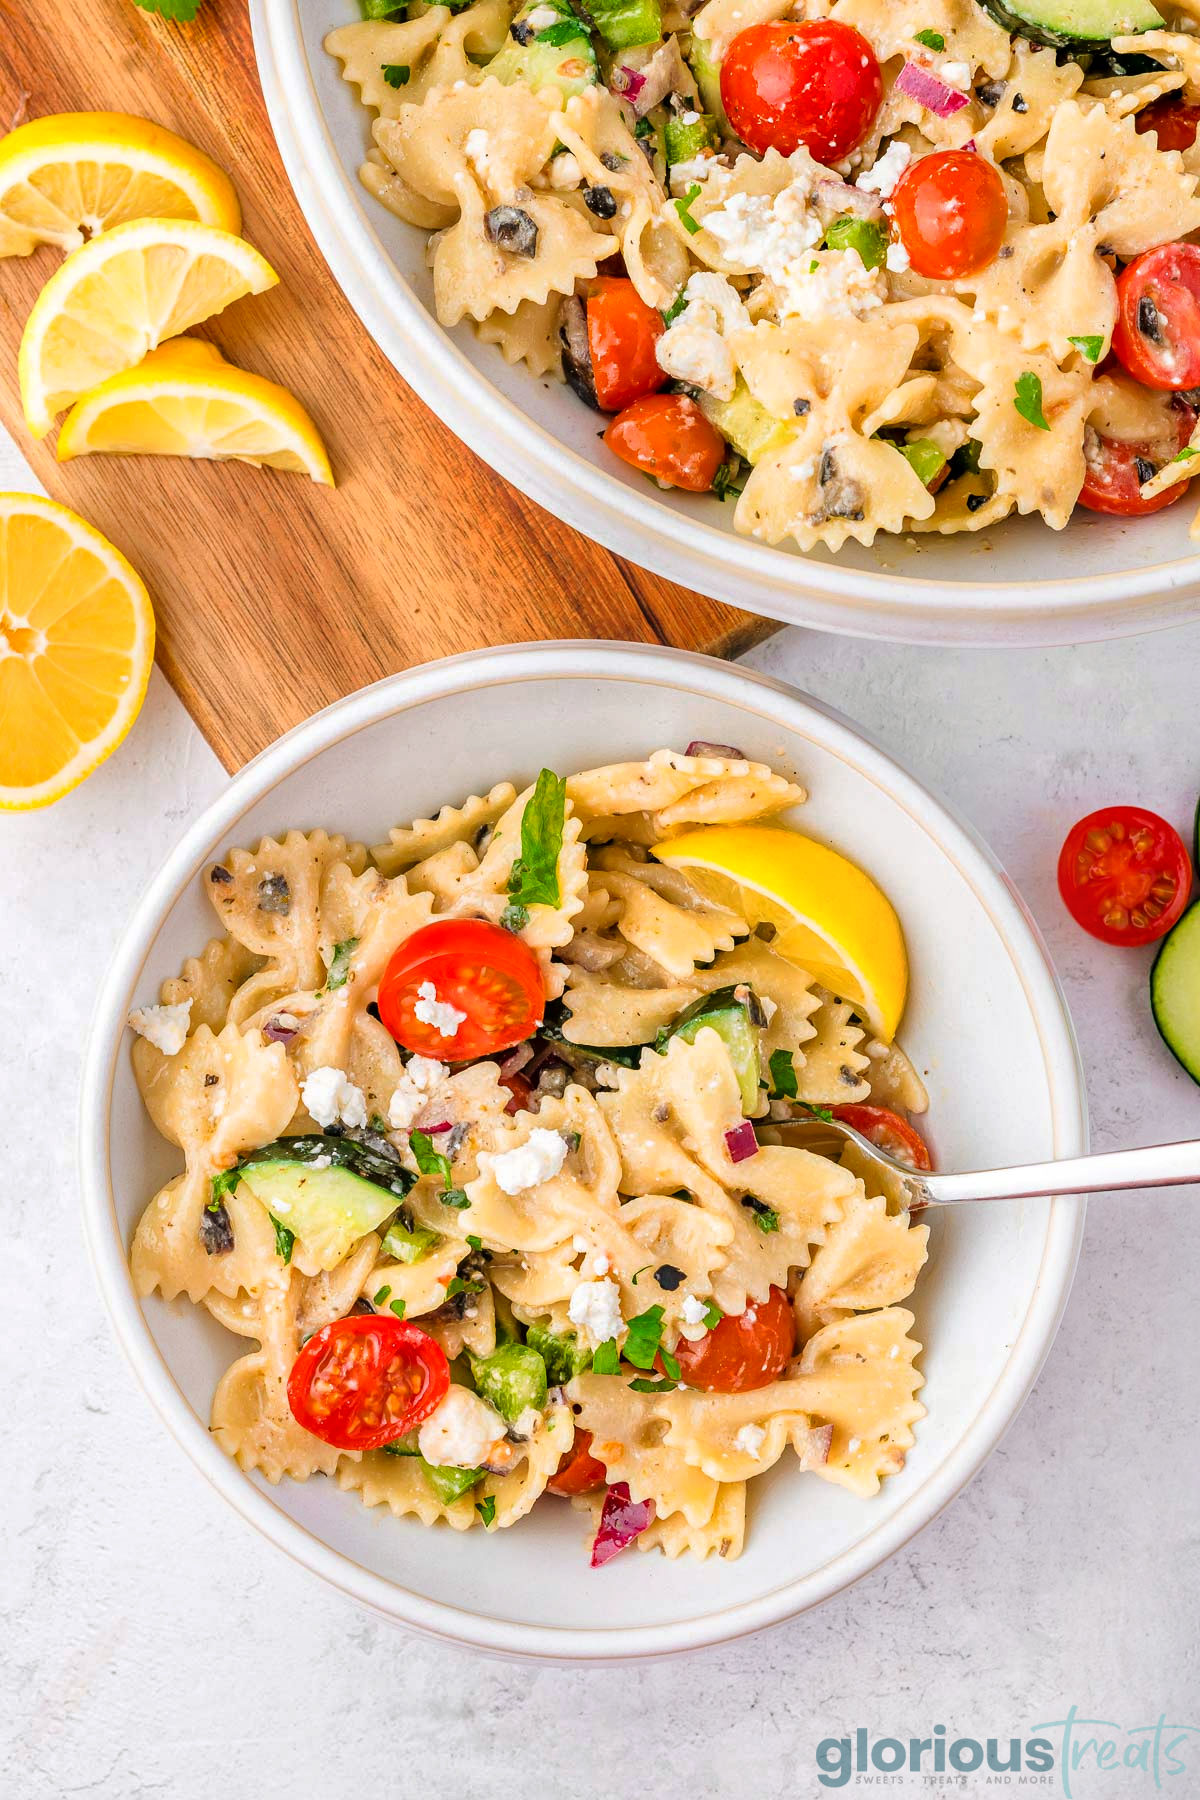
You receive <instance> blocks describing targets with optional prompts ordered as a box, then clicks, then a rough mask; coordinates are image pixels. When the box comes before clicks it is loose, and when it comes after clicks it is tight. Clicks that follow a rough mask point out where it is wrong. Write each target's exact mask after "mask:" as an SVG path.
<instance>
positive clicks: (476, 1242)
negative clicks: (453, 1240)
mask: <svg viewBox="0 0 1200 1800" xmlns="http://www.w3.org/2000/svg"><path fill="white" fill-rule="evenodd" d="M467 1242H468V1244H470V1246H471V1248H472V1250H474V1252H475V1254H476V1255H478V1254H479V1252H480V1251H481V1250H482V1249H483V1239H482V1238H477V1237H476V1236H475V1235H474V1234H473V1233H472V1232H470V1231H468V1233H467Z"/></svg>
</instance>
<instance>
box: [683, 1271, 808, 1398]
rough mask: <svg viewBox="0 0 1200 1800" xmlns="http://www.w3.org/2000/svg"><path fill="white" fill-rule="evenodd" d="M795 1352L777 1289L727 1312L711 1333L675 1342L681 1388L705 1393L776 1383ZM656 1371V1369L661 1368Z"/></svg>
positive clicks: (786, 1305) (789, 1318) (791, 1320)
mask: <svg viewBox="0 0 1200 1800" xmlns="http://www.w3.org/2000/svg"><path fill="white" fill-rule="evenodd" d="M795 1354H796V1319H795V1315H794V1314H793V1312H792V1307H791V1302H790V1301H789V1299H788V1297H787V1295H786V1294H785V1293H784V1291H783V1289H782V1288H777V1287H773V1288H772V1289H771V1292H770V1294H769V1296H768V1297H767V1299H765V1300H760V1301H758V1302H757V1303H754V1304H751V1305H750V1306H748V1307H747V1308H746V1310H745V1312H740V1313H732V1314H729V1313H727V1314H726V1315H725V1317H724V1318H723V1319H722V1320H721V1321H720V1323H719V1324H717V1325H714V1326H713V1329H712V1330H711V1331H706V1332H705V1334H704V1336H703V1337H702V1338H697V1339H696V1341H695V1342H694V1343H692V1342H691V1341H690V1340H689V1339H687V1338H680V1340H679V1342H678V1343H677V1344H676V1346H675V1356H676V1358H677V1359H678V1362H679V1371H680V1378H681V1379H682V1381H683V1383H684V1385H685V1386H686V1387H691V1388H702V1389H703V1391H704V1392H705V1393H707V1394H744V1393H746V1392H747V1391H748V1390H749V1389H750V1388H760V1387H766V1386H767V1384H768V1383H769V1382H772V1381H777V1380H778V1379H779V1377H780V1375H782V1373H783V1371H784V1369H785V1368H786V1367H787V1365H788V1363H789V1362H790V1361H791V1359H792V1357H793V1356H794V1355H795ZM660 1372H661V1370H660Z"/></svg>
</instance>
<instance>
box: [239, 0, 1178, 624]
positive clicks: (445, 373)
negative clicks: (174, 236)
mask: <svg viewBox="0 0 1200 1800" xmlns="http://www.w3.org/2000/svg"><path fill="white" fill-rule="evenodd" d="M250 16H251V25H252V30H253V40H254V48H255V56H256V59H257V62H258V71H259V77H260V80H261V82H262V88H263V95H264V98H265V100H266V105H267V111H268V114H269V117H270V121H271V126H272V129H273V131H274V134H275V139H276V143H277V145H278V147H279V151H280V155H281V157H282V159H283V163H284V168H285V170H286V172H287V175H288V179H289V181H290V182H291V185H292V188H293V190H294V192H295V194H296V197H297V200H298V202H299V204H300V209H301V211H302V212H303V214H304V217H305V219H306V221H307V223H308V226H309V228H310V230H311V231H312V233H313V236H314V238H315V239H316V242H317V245H318V247H319V248H320V250H321V252H322V255H323V256H324V258H325V261H326V263H327V264H328V266H329V268H330V271H331V272H332V274H333V276H334V279H335V280H336V281H337V282H338V284H339V286H340V287H341V289H342V291H343V292H344V294H345V295H346V298H347V299H348V301H349V302H350V305H351V307H352V308H353V309H354V311H355V312H356V313H357V315H358V317H359V319H360V320H361V322H362V324H363V325H364V326H365V328H366V330H367V331H368V333H369V334H370V336H371V337H372V339H373V340H374V342H375V343H376V344H377V345H378V347H379V348H380V349H381V350H382V351H383V353H384V355H385V356H386V357H387V358H388V360H389V361H390V362H391V363H392V365H393V367H394V368H395V369H396V370H397V372H398V373H399V374H400V375H401V376H402V377H403V379H404V380H405V381H406V382H407V383H408V384H409V385H410V386H411V387H412V388H413V389H414V390H415V391H416V392H417V393H418V394H419V395H420V397H421V398H422V400H424V401H425V402H426V404H427V405H428V406H429V407H430V408H431V409H432V410H433V412H434V413H435V414H436V415H437V417H438V418H439V420H441V421H442V422H443V423H444V424H446V426H447V427H448V428H449V429H452V430H453V431H454V432H455V433H456V435H457V436H458V437H460V438H461V439H462V440H463V441H464V442H465V443H466V444H467V445H468V446H469V447H470V448H471V449H472V450H474V451H475V452H476V454H477V455H479V456H481V457H482V458H483V459H484V461H485V462H487V463H488V464H489V465H490V466H491V467H492V468H493V469H495V470H496V471H497V472H498V473H499V474H501V475H503V476H504V477H505V478H506V479H507V480H509V481H511V482H512V483H513V484H514V485H515V486H516V487H518V488H519V489H520V490H521V491H522V492H523V493H524V494H527V495H528V496H529V498H530V499H532V500H534V501H536V502H537V503H538V504H539V505H541V506H543V507H546V508H547V509H549V510H551V511H553V512H554V513H556V514H557V515H558V516H561V517H562V518H564V519H566V520H567V522H568V523H569V524H571V525H573V526H575V527H576V529H578V530H580V531H582V532H583V533H585V534H586V535H587V536H588V537H590V538H592V539H594V540H595V541H596V542H598V543H600V544H602V545H604V546H605V547H606V548H607V549H609V550H612V551H614V552H615V553H616V554H617V555H619V556H624V557H628V558H629V559H630V560H631V561H633V562H635V563H637V564H639V565H640V566H642V567H644V568H648V569H651V570H653V571H654V572H655V573H656V574H659V575H662V576H664V577H666V578H667V579H669V580H673V581H678V582H682V583H683V584H684V585H685V586H689V587H693V588H697V589H699V590H700V591H701V592H702V593H706V594H711V595H713V596H714V597H715V598H717V599H722V600H725V601H727V602H728V603H730V604H733V605H742V606H748V607H750V608H751V609H753V610H754V611H756V612H758V613H760V614H762V615H764V616H766V617H768V618H775V619H779V620H782V621H783V622H785V623H788V624H799V625H809V626H816V627H817V628H819V629H821V630H825V631H833V632H837V633H841V634H846V635H851V636H867V637H883V638H891V639H894V640H900V641H905V642H925V643H940V644H950V643H964V644H968V643H974V644H982V643H989V642H995V643H1007V644H1014V643H1030V644H1033V643H1038V644H1054V643H1078V642H1081V641H1083V640H1086V639H1088V638H1100V637H1108V636H1119V635H1129V634H1132V633H1137V632H1142V631H1148V630H1153V629H1163V628H1166V627H1167V626H1170V625H1172V624H1178V623H1180V622H1181V621H1182V620H1183V619H1184V618H1185V617H1188V616H1191V615H1193V614H1194V613H1195V610H1196V602H1197V598H1198V597H1200V553H1197V554H1196V555H1193V556H1185V557H1183V558H1177V559H1175V560H1173V561H1170V562H1160V563H1149V564H1140V565H1138V566H1137V567H1135V568H1131V569H1124V570H1117V571H1114V572H1112V573H1102V574H1094V575H1070V576H1057V577H1053V578H1050V579H1045V578H1037V579H1035V580H1025V581H1012V582H1007V581H1006V582H997V581H978V582H976V581H958V580H955V581H948V580H941V579H939V578H937V577H931V576H930V575H928V574H927V573H924V572H922V573H921V574H918V575H902V574H897V573H893V572H890V571H888V572H885V571H883V570H880V571H877V572H876V571H872V570H863V569H855V568H852V567H850V566H849V565H848V564H846V563H839V562H836V561H834V562H828V563H826V562H821V561H815V560H813V559H812V558H810V557H807V556H805V555H802V554H799V553H795V552H792V551H786V550H781V549H777V548H772V547H770V546H768V545H766V544H762V543H759V542H757V541H756V540H755V539H753V538H747V537H733V536H732V535H731V534H730V533H728V532H725V531H721V530H718V529H717V528H716V527H714V526H712V525H711V524H709V523H707V521H705V520H703V519H701V518H699V517H697V516H694V515H692V514H684V513H677V512H675V511H674V510H673V509H672V508H670V507H668V506H664V505H662V504H661V503H660V502H659V501H657V500H656V499H654V497H653V496H652V495H651V494H650V493H649V492H648V491H647V492H645V493H643V492H641V491H639V489H637V488H635V487H632V486H628V485H626V484H625V483H624V482H623V481H621V480H620V479H619V478H618V477H617V475H616V474H615V473H607V472H605V471H603V470H601V469H598V468H596V467H595V466H593V465H592V464H591V463H589V462H587V461H586V460H585V459H584V458H583V457H582V456H580V455H579V454H578V453H577V452H576V451H575V450H574V449H572V448H571V447H570V446H569V445H568V444H566V443H564V442H563V441H562V440H561V439H559V438H557V437H554V436H553V435H552V434H551V433H550V432H548V431H547V430H545V429H544V428H543V427H542V426H540V425H538V424H536V423H535V422H534V421H533V420H532V419H531V418H530V417H529V416H528V415H527V414H526V413H525V412H524V411H523V410H522V409H521V408H520V407H519V406H518V405H517V404H516V403H515V402H514V401H511V400H509V399H508V398H507V397H506V396H505V395H504V394H503V393H502V392H501V391H500V389H499V388H497V387H496V386H494V385H493V383H492V382H490V381H488V380H487V379H486V378H485V377H483V376H482V375H481V374H480V373H479V371H478V369H476V367H475V366H474V364H473V363H472V362H471V361H470V360H469V359H468V357H467V356H466V355H465V354H464V353H463V351H462V349H461V348H460V347H459V345H458V344H457V343H456V342H455V340H454V339H453V338H452V337H451V336H450V334H449V333H448V332H447V331H445V330H444V329H443V328H442V327H441V326H440V325H438V324H437V322H436V321H435V320H434V318H433V317H432V316H431V314H430V313H429V312H428V311H427V310H426V308H425V307H424V306H423V305H422V303H421V302H420V301H419V300H418V298H417V296H416V294H415V293H414V292H413V290H412V289H411V288H410V287H409V285H408V283H407V281H406V280H405V279H404V277H403V276H402V275H401V273H400V271H399V269H398V268H397V267H396V265H395V263H394V262H393V260H392V258H391V256H390V255H389V253H388V251H387V248H386V246H385V244H384V243H383V241H382V239H381V237H380V236H379V233H378V231H377V230H376V227H375V225H374V223H373V222H372V215H371V212H370V210H369V208H368V204H367V201H368V196H367V195H366V193H365V191H364V190H362V189H361V188H359V187H358V184H357V183H356V182H354V181H352V179H351V178H350V176H349V174H348V172H347V171H346V169H345V168H344V166H343V164H342V162H341V160H340V158H339V156H338V154H337V151H336V148H335V146H334V142H333V137H332V133H331V131H330V128H329V125H328V122H327V120H326V118H325V116H324V114H323V112H322V110H321V106H320V101H319V98H318V94H317V89H316V85H315V82H314V80H313V74H312V69H311V66H310V64H309V60H308V57H307V54H306V50H305V44H304V37H303V26H302V16H301V0H250Z"/></svg>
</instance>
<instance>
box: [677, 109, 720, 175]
mask: <svg viewBox="0 0 1200 1800" xmlns="http://www.w3.org/2000/svg"><path fill="white" fill-rule="evenodd" d="M720 141H721V140H720V134H719V133H718V131H717V121H716V120H715V119H714V118H713V115H712V114H711V113H700V115H699V116H698V117H697V119H696V121H695V123H694V124H692V125H686V124H685V123H684V121H683V119H682V117H681V116H680V115H678V114H676V113H668V114H667V117H666V122H665V126H664V144H665V147H666V152H667V163H668V165H670V164H671V163H681V162H690V161H691V159H692V157H693V156H699V154H700V152H701V151H702V150H715V149H716V148H717V145H718V144H719V143H720Z"/></svg>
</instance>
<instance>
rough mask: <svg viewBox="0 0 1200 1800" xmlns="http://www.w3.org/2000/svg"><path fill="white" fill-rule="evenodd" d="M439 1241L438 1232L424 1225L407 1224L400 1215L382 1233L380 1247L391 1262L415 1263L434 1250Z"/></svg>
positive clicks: (439, 1235)
mask: <svg viewBox="0 0 1200 1800" xmlns="http://www.w3.org/2000/svg"><path fill="white" fill-rule="evenodd" d="M441 1241H442V1239H441V1234H440V1233H439V1232H436V1231H430V1230H429V1229H428V1227H427V1226H425V1225H409V1224H408V1223H407V1222H406V1221H405V1220H404V1219H403V1218H402V1217H397V1218H395V1219H393V1220H392V1223H391V1224H390V1225H389V1226H388V1228H387V1231H386V1232H385V1233H384V1238H383V1243H382V1245H381V1246H380V1247H381V1249H382V1251H383V1254H384V1255H385V1256H390V1257H391V1258H392V1261H393V1262H402V1263H415V1262H420V1261H421V1260H422V1259H423V1258H424V1257H426V1256H428V1255H429V1252H430V1251H431V1250H436V1249H437V1247H438V1245H439V1244H440V1243H441Z"/></svg>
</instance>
